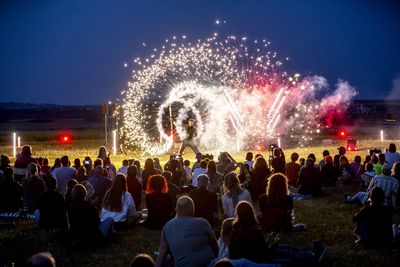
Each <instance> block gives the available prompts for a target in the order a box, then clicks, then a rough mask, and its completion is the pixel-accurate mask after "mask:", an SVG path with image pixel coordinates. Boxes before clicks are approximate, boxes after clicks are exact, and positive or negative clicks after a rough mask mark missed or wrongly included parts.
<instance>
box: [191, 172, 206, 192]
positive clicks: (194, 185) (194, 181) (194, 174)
mask: <svg viewBox="0 0 400 267" xmlns="http://www.w3.org/2000/svg"><path fill="white" fill-rule="evenodd" d="M206 173H207V170H206V169H202V168H197V169H195V170H194V171H193V180H192V186H193V187H197V178H198V177H199V175H200V174H206Z"/></svg>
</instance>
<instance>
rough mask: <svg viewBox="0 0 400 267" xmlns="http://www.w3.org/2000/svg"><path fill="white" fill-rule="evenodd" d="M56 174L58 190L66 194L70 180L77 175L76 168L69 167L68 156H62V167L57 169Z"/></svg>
mask: <svg viewBox="0 0 400 267" xmlns="http://www.w3.org/2000/svg"><path fill="white" fill-rule="evenodd" d="M55 176H56V177H55V178H56V180H57V184H58V192H60V194H62V195H65V193H67V184H68V181H69V180H71V179H74V178H75V177H76V170H75V168H72V167H69V159H68V156H63V157H61V168H58V169H57V170H56V172H55Z"/></svg>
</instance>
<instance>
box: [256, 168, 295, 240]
mask: <svg viewBox="0 0 400 267" xmlns="http://www.w3.org/2000/svg"><path fill="white" fill-rule="evenodd" d="M259 207H260V210H261V213H262V218H261V225H262V227H263V229H264V230H265V231H267V232H276V233H280V232H281V231H285V232H290V231H292V228H293V226H292V210H293V199H292V198H291V197H290V196H289V189H288V182H287V179H286V177H285V176H284V175H283V174H281V173H277V174H273V175H272V176H271V177H270V178H269V182H268V186H267V188H266V193H264V194H262V195H261V196H260V199H259Z"/></svg>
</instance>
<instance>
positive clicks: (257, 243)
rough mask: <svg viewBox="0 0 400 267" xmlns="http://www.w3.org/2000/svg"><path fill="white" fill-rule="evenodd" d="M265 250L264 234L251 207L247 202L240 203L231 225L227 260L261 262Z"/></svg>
mask: <svg viewBox="0 0 400 267" xmlns="http://www.w3.org/2000/svg"><path fill="white" fill-rule="evenodd" d="M266 249H267V246H266V242H265V239H264V234H263V232H262V229H261V227H259V224H258V220H257V218H256V214H255V211H254V208H253V206H252V205H251V204H250V203H249V202H247V201H240V202H239V203H238V205H237V206H236V216H235V219H234V221H233V225H232V233H231V240H230V246H229V258H230V259H240V258H245V259H248V260H250V261H254V262H262V261H264V260H265V254H266Z"/></svg>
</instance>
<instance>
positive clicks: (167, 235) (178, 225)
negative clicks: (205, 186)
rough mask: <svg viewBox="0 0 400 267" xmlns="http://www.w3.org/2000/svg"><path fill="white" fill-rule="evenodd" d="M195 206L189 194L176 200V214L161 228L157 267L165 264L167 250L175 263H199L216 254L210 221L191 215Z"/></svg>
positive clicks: (193, 265)
mask: <svg viewBox="0 0 400 267" xmlns="http://www.w3.org/2000/svg"><path fill="white" fill-rule="evenodd" d="M194 212H195V206H194V203H193V200H192V199H191V198H190V197H187V196H184V197H180V198H179V199H178V201H177V202H176V217H175V218H173V219H172V220H170V221H169V222H167V223H166V224H165V226H164V228H163V229H162V232H161V241H160V249H159V256H158V258H157V263H156V266H157V267H162V266H165V263H166V260H167V256H168V255H169V254H170V255H171V258H170V259H172V260H173V261H174V266H177V267H181V266H185V267H202V266H207V265H208V264H209V262H210V261H211V260H212V259H213V258H215V257H216V256H217V255H218V244H217V240H216V238H215V235H214V232H213V231H212V229H211V227H210V224H209V223H208V222H207V221H206V220H205V219H203V218H194V217H193V215H194Z"/></svg>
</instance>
